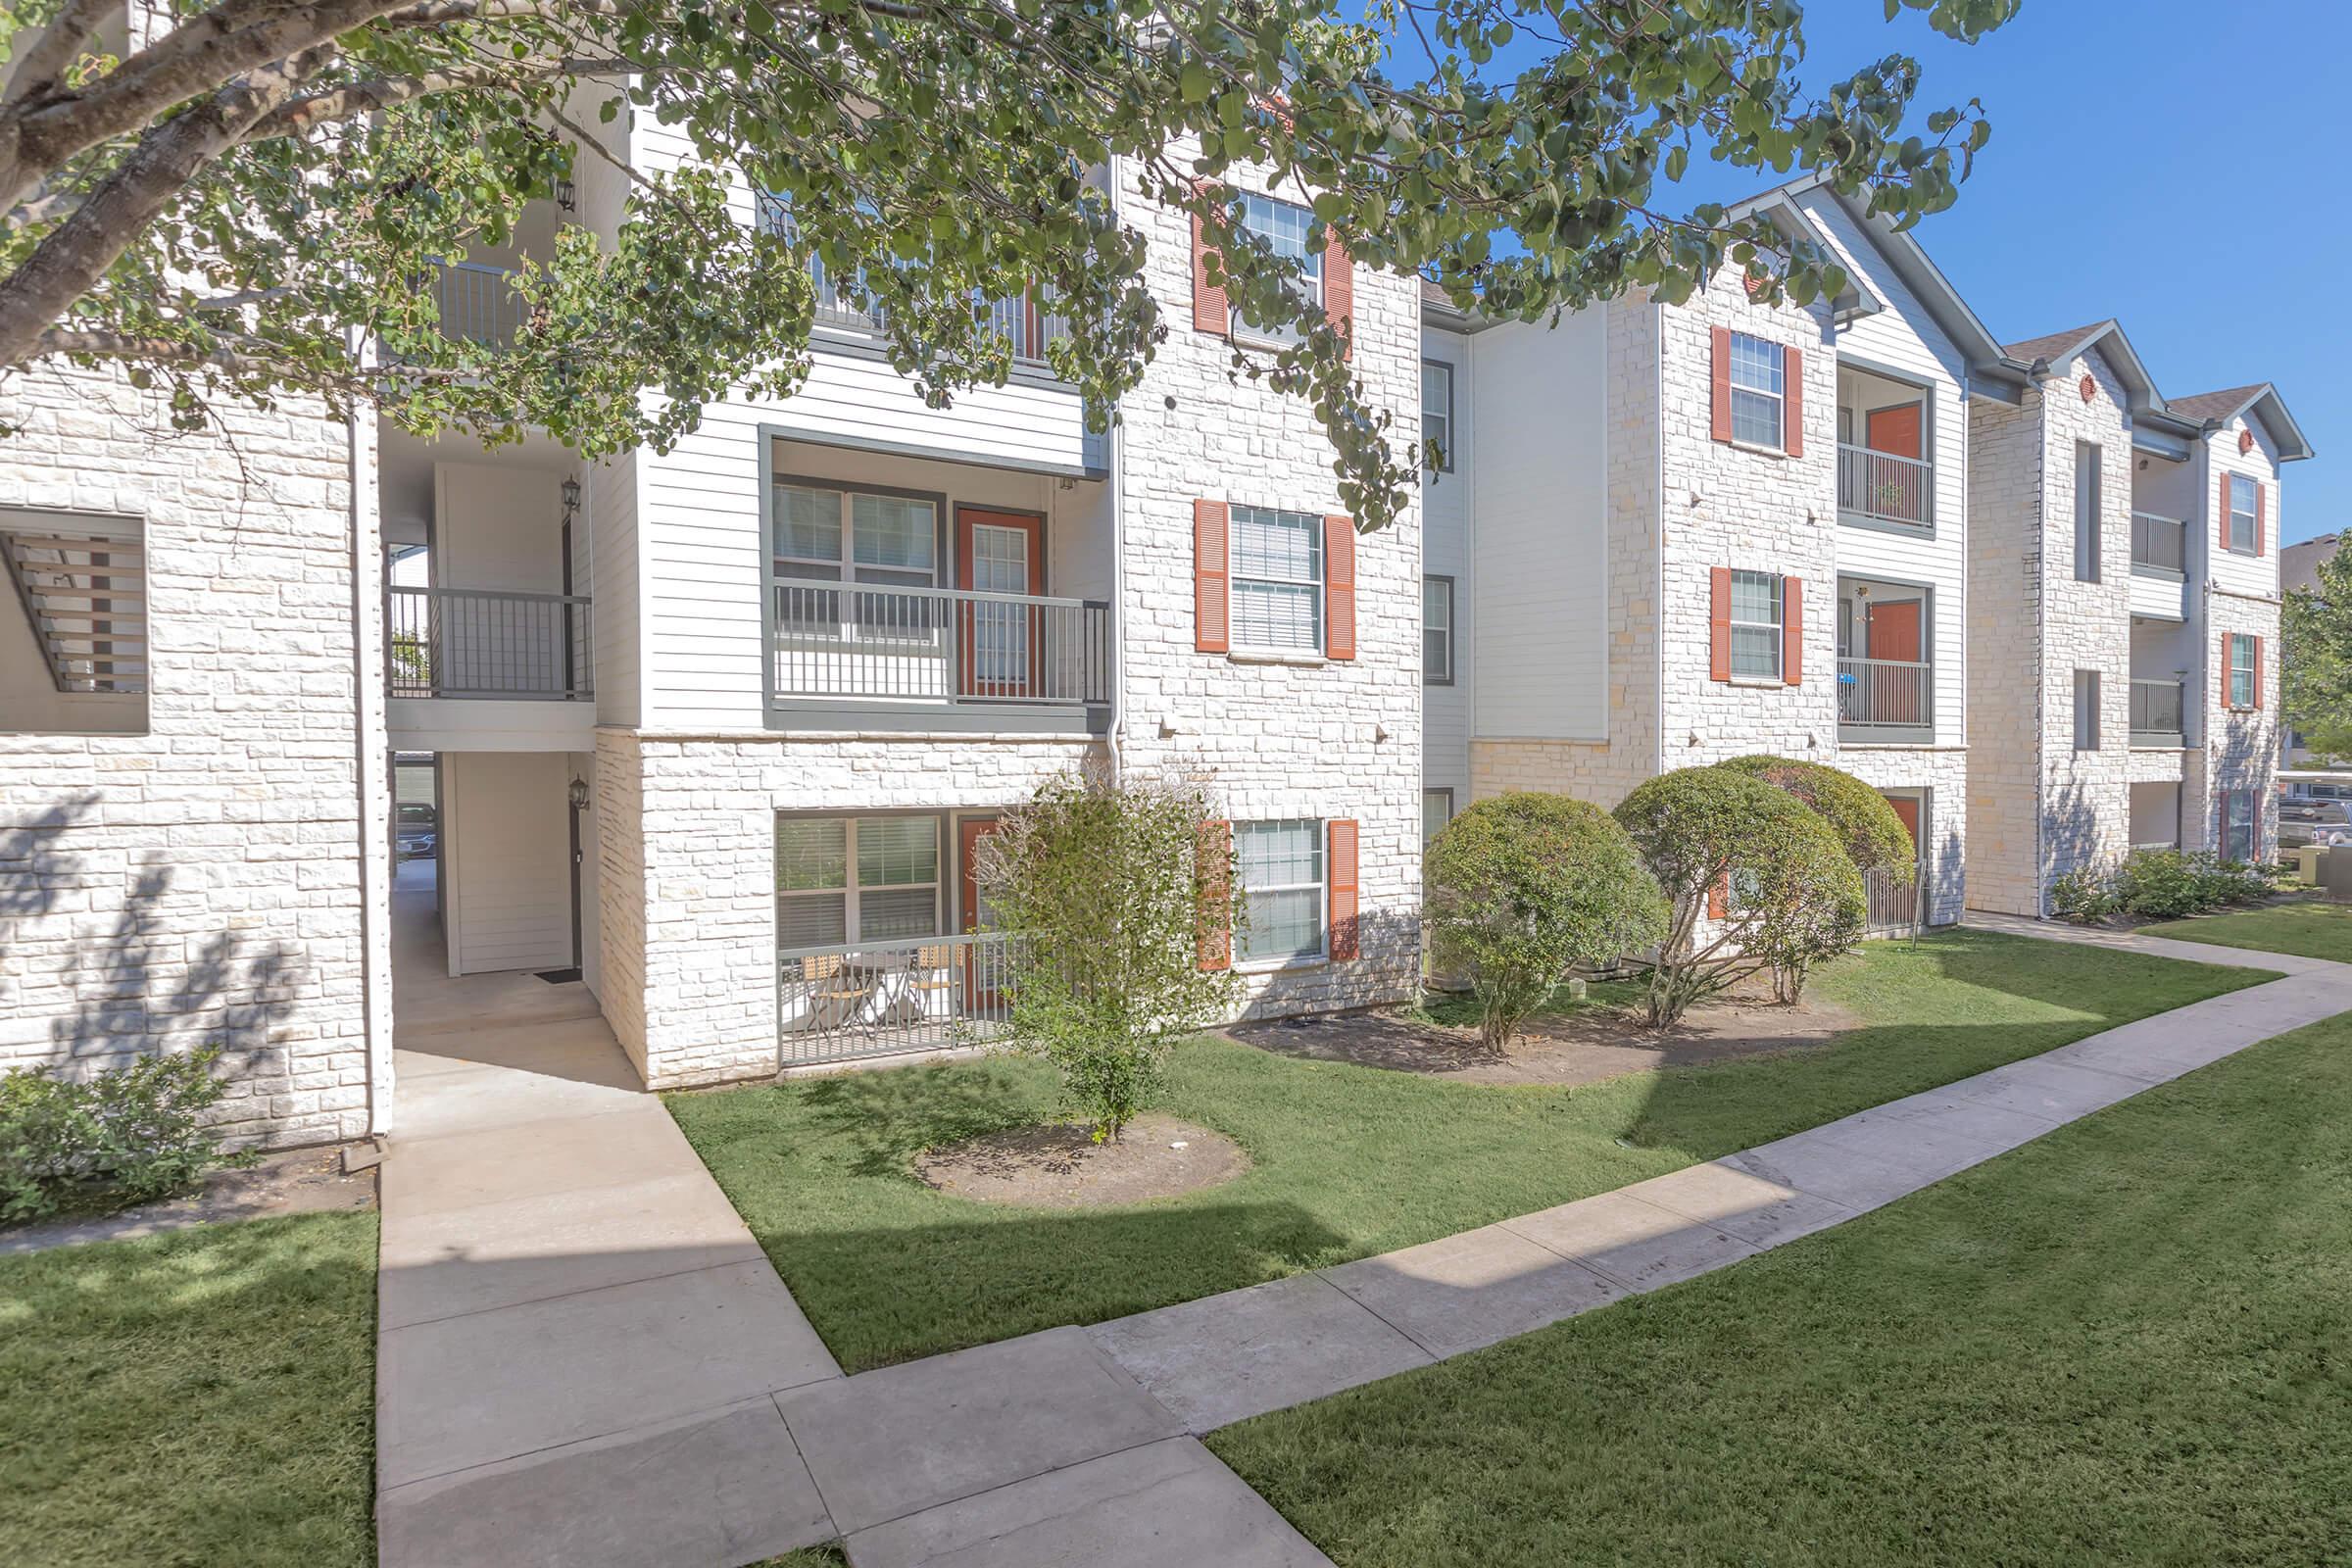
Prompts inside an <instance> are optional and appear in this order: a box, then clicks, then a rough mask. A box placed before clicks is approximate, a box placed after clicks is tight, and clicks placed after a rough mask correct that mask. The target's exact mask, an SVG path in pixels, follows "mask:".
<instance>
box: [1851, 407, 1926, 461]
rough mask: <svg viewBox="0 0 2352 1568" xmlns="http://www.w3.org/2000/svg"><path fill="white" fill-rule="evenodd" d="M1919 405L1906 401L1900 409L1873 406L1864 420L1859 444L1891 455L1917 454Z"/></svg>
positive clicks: (1910, 455)
mask: <svg viewBox="0 0 2352 1568" xmlns="http://www.w3.org/2000/svg"><path fill="white" fill-rule="evenodd" d="M1919 436H1920V429H1919V405H1918V404H1916V403H1906V404H1904V405H1903V406H1902V407H1901V408H1899V409H1873V410H1871V411H1870V414H1869V415H1868V417H1866V418H1865V419H1864V420H1863V428H1862V444H1863V445H1864V446H1866V447H1868V448H1870V450H1871V451H1873V452H1884V453H1887V455H1888V456H1890V457H1897V458H1916V457H1918V456H1919Z"/></svg>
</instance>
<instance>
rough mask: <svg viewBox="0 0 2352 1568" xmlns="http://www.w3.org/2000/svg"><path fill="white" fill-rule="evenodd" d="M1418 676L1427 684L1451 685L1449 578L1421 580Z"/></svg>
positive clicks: (1450, 581) (1450, 594)
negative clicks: (1419, 664) (1419, 666)
mask: <svg viewBox="0 0 2352 1568" xmlns="http://www.w3.org/2000/svg"><path fill="white" fill-rule="evenodd" d="M1421 679H1422V682H1423V684H1425V685H1430V686H1450V685H1452V684H1453V579H1452V578H1451V577H1424V578H1422V579H1421Z"/></svg>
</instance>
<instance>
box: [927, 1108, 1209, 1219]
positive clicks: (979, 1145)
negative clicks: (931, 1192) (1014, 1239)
mask: <svg viewBox="0 0 2352 1568" xmlns="http://www.w3.org/2000/svg"><path fill="white" fill-rule="evenodd" d="M1249 1168H1250V1160H1249V1156H1247V1155H1245V1154H1244V1153H1243V1152H1242V1150H1241V1146H1240V1145H1238V1144H1236V1143H1235V1142H1234V1141H1233V1140H1232V1139H1230V1138H1227V1137H1226V1136H1225V1135H1224V1134H1222V1133H1215V1132H1211V1131H1209V1130H1208V1129H1207V1128H1205V1127H1201V1126H1197V1125H1195V1124H1194V1123H1192V1122H1189V1121H1179V1120H1177V1119H1176V1118H1175V1117H1173V1116H1162V1115H1157V1114H1151V1113H1148V1114H1145V1115H1142V1116H1138V1117H1136V1118H1135V1120H1133V1121H1131V1122H1129V1123H1128V1124H1127V1126H1126V1129H1125V1131H1124V1133H1123V1134H1122V1136H1121V1137H1120V1139H1119V1141H1118V1142H1116V1143H1110V1144H1098V1143H1096V1142H1095V1141H1094V1140H1093V1138H1092V1137H1091V1136H1090V1134H1089V1132H1088V1130H1087V1129H1086V1128H1084V1127H1071V1126H1057V1127H1016V1128H1014V1129H1013V1130H1011V1131H1010V1132H1002V1133H991V1134H989V1135H988V1136H987V1137H985V1138H973V1139H967V1140H966V1141H964V1142H963V1143H960V1144H950V1145H948V1146H947V1147H946V1148H944V1149H932V1150H926V1151H924V1152H923V1153H922V1154H920V1155H919V1156H917V1158H916V1159H915V1162H914V1170H915V1174H916V1175H918V1176H920V1177H921V1178H922V1179H923V1180H924V1181H926V1182H928V1183H929V1184H930V1185H931V1186H933V1187H936V1188H938V1189H939V1190H940V1191H941V1192H943V1193H952V1194H954V1195H955V1196H956V1197H957V1198H969V1199H973V1200H976V1201H979V1202H983V1203H1016V1204H1021V1205H1024V1206H1027V1207H1030V1208H1092V1207H1096V1206H1099V1205H1105V1204H1111V1203H1135V1202H1141V1201H1144V1200H1145V1199H1148V1198H1172V1197H1174V1196H1176V1195H1177V1194H1179V1193H1194V1192H1199V1191H1200V1190H1201V1189H1202V1188H1204V1187H1218V1186H1222V1185H1223V1184H1224V1183H1226V1182H1229V1181H1232V1180H1233V1179H1234V1178H1235V1177H1237V1176H1239V1175H1241V1174H1242V1172H1244V1171H1245V1170H1248V1169H1249Z"/></svg>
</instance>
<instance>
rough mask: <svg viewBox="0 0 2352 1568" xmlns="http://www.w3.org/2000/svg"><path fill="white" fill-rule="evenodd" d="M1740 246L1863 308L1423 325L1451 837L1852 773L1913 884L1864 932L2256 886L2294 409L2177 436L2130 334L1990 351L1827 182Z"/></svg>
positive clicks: (1969, 317)
mask: <svg viewBox="0 0 2352 1568" xmlns="http://www.w3.org/2000/svg"><path fill="white" fill-rule="evenodd" d="M1746 210H1747V211H1750V212H1754V213H1757V214H1760V215H1762V216H1763V217H1764V218H1766V219H1767V220H1768V221H1770V222H1771V223H1772V224H1773V225H1774V227H1775V228H1776V229H1777V230H1778V231H1779V232H1780V233H1781V234H1782V236H1783V237H1784V238H1785V239H1786V240H1787V241H1789V243H1790V244H1791V245H1794V244H1797V243H1803V244H1807V245H1810V246H1812V247H1814V248H1816V249H1817V250H1819V251H1822V252H1824V253H1826V254H1827V255H1828V256H1829V257H1831V258H1832V259H1833V260H1834V261H1835V262H1836V263H1837V264H1838V267H1839V268H1840V270H1842V271H1843V273H1844V276H1845V287H1844V291H1843V292H1842V293H1841V294H1840V295H1839V296H1838V297H1837V298H1835V299H1828V300H1823V301H1819V302H1817V303H1815V304H1814V305H1812V306H1810V307H1799V306H1796V305H1794V304H1792V303H1787V302H1783V303H1780V304H1777V305H1767V304H1764V303H1760V302H1759V301H1757V300H1756V299H1754V298H1752V297H1750V296H1749V293H1748V291H1747V290H1746V288H1745V287H1744V286H1743V283H1742V281H1741V279H1740V277H1739V276H1738V275H1736V274H1730V273H1727V274H1726V275H1720V276H1718V277H1716V278H1714V279H1712V280H1710V281H1709V282H1708V284H1707V285H1706V286H1705V287H1703V288H1701V289H1700V290H1698V291H1697V292H1696V293H1695V294H1693V295H1692V297H1691V299H1690V300H1689V301H1687V302H1686V303H1684V304H1680V305H1665V304H1660V303H1657V302H1654V301H1650V300H1646V299H1625V300H1619V301H1615V302H1611V303H1608V304H1606V305H1598V306H1594V307H1593V308H1591V309H1588V310H1585V311H1582V312H1578V313H1575V314H1574V315H1572V316H1570V317H1568V318H1566V319H1563V320H1562V321H1561V322H1560V323H1558V324H1557V325H1556V326H1550V325H1526V324H1520V323H1497V322H1491V321H1485V320H1482V319H1478V318H1476V317H1475V316H1465V315H1463V314H1462V313H1459V312H1457V311H1454V310H1452V309H1451V308H1450V307H1449V306H1448V305H1447V304H1446V302H1445V301H1444V300H1443V298H1436V297H1433V299H1432V300H1431V301H1430V304H1429V306H1428V312H1427V318H1426V321H1425V328H1424V334H1423V345H1424V346H1423V353H1424V356H1425V357H1426V359H1427V360H1428V362H1429V367H1428V368H1427V370H1426V371H1425V375H1426V377H1427V384H1428V387H1429V389H1430V390H1428V391H1427V392H1426V393H1425V413H1424V419H1425V421H1438V420H1445V421H1446V422H1447V423H1448V424H1449V425H1450V426H1451V427H1453V428H1455V429H1457V430H1458V431H1459V432H1460V433H1459V434H1458V436H1457V438H1456V446H1457V448H1458V451H1457V452H1456V453H1455V454H1453V455H1452V456H1453V461H1454V469H1453V471H1452V472H1451V474H1449V473H1447V472H1444V471H1441V472H1437V473H1433V474H1432V475H1431V479H1430V486H1429V490H1428V499H1427V501H1426V503H1425V507H1424V515H1425V519H1426V528H1427V532H1428V543H1427V547H1426V548H1427V555H1428V559H1429V561H1430V562H1431V566H1430V571H1431V573H1432V574H1433V575H1432V577H1431V580H1430V583H1429V584H1428V587H1427V594H1428V603H1429V609H1428V612H1427V623H1426V627H1425V638H1426V641H1427V643H1428V645H1429V649H1430V650H1431V651H1430V652H1429V653H1428V654H1427V656H1426V658H1425V666H1426V669H1427V670H1428V671H1429V676H1428V678H1429V680H1430V681H1431V683H1432V684H1431V686H1430V688H1429V690H1428V693H1427V698H1428V719H1427V727H1428V733H1429V736H1430V753H1429V756H1428V758H1427V759H1426V760H1425V763H1424V769H1423V773H1424V779H1423V782H1424V788H1425V790H1426V791H1427V796H1426V799H1427V801H1428V803H1429V804H1428V806H1427V809H1428V811H1429V813H1430V815H1431V818H1432V820H1433V821H1434V820H1437V819H1438V818H1439V817H1440V816H1441V815H1442V814H1443V813H1444V812H1446V811H1448V810H1450V809H1453V807H1454V805H1455V803H1457V802H1458V801H1459V800H1460V799H1461V792H1462V791H1463V790H1464V789H1465V788H1466V789H1467V791H1468V793H1469V795H1470V796H1471V797H1472V798H1477V797H1483V796H1486V795H1491V794H1495V793H1497V792H1499V791H1502V790H1506V789H1544V790H1557V791H1562V792H1564V793H1568V794H1572V795H1576V796H1579V797H1581V798H1585V799H1589V800H1593V801H1594V802H1596V803H1597V804H1600V805H1603V806H1610V805H1614V804H1615V803H1616V802H1617V801H1618V800H1619V799H1621V798H1622V797H1623V796H1624V795H1625V794H1626V792H1627V791H1629V790H1630V789H1632V788H1633V787H1634V786H1635V785H1636V784H1638V783H1640V782H1641V781H1642V780H1643V779H1645V778H1648V777H1650V776H1652V775H1653V774H1655V773H1658V772H1661V771H1664V770H1667V769H1671V768H1675V767H1682V766H1687V765H1691V764H1694V763H1704V762H1710V761H1717V760H1723V759H1725V758H1727V757H1732V756H1738V755H1740V754H1743V753H1751V752H1773V753H1778V754H1781V755H1785V756H1789V757H1797V758H1807V759H1812V760H1821V761H1827V762H1832V763H1835V764H1836V765H1837V766H1839V767H1841V768H1844V769H1846V770H1847V771H1849V772H1851V773H1854V774H1855V775H1857V776H1858V777H1860V778H1862V779H1863V780H1864V781H1865V782H1867V783H1869V784H1871V785H1873V786H1874V787H1876V788H1878V789H1879V790H1881V791H1882V792H1883V793H1885V795H1886V796H1887V800H1888V802H1889V804H1890V805H1891V806H1892V807H1893V808H1894V809H1895V811H1896V814H1897V815H1898V816H1900V817H1901V818H1902V819H1903V821H1904V822H1905V823H1906V825H1908V826H1909V827H1910V829H1911V832H1912V835H1913V838H1914V840H1915V842H1916V843H1917V845H1918V846H1919V851H1920V857H1921V858H1920V867H1919V871H1920V874H1919V877H1918V880H1917V892H1916V894H1914V893H1913V892H1911V891H1910V890H1905V889H1902V888H1899V887H1896V886H1892V885H1889V884H1888V883H1887V882H1886V881H1885V880H1884V879H1874V881H1873V885H1872V886H1871V888H1870V890H1869V891H1870V900H1871V921H1872V924H1873V925H1874V926H1875V927H1877V928H1879V929H1901V928H1904V927H1907V926H1909V925H1910V924H1911V923H1912V920H1913V918H1914V916H1915V915H1916V917H1917V918H1918V919H1920V920H1921V921H1923V922H1925V923H1927V924H1931V925H1935V924H1943V923H1947V922H1949V921H1953V920H1956V919H1958V918H1959V917H1960V914H1961V911H1962V908H1963V907H1964V906H1965V907H1978V908H1986V909H1996V910H2004V911H2014V912H2022V913H2029V914H2040V913H2042V912H2043V910H2044V907H2045V902H2046V892H2047V889H2048V887H2049V885H2050V883H2051V882H2052V881H2053V880H2054V879H2055V878H2056V877H2058V876H2060V875H2062V874H2064V873H2065V872H2066V871H2067V870H2069V869H2070V868H2073V867H2076V866H2082V865H2088V864H2096V863H2106V862H2110V861H2112V860H2114V859H2116V858H2120V857H2121V856H2122V855H2123V854H2125V853H2126V852H2127V851H2129V850H2130V849H2131V848H2132V847H2135V846H2151V845H2168V846H2169V845H2179V846H2183V847H2188V848H2197V849H2205V848H2210V849H2214V850H2216V851H2219V852H2220V853H2223V854H2226V855H2229V856H2231V857H2235V858H2250V857H2253V856H2257V855H2263V856H2267V855H2269V854H2271V853H2273V852H2274V849H2275V845H2276V824H2275V822H2273V821H2272V820H2271V813H2270V812H2269V810H2268V809H2267V808H2265V806H2264V805H2263V804H2262V803H2263V802H2264V801H2265V800H2266V799H2267V798H2268V797H2269V796H2270V794H2271V793H2272V786H2273V779H2272V771H2273V763H2272V759H2273V758H2274V757H2275V756H2276V745H2275V731H2276V722H2275V713H2276V707H2277V697H2276V694H2277V691H2278V667H2277V663H2278V564H2277V546H2276V543H2275V541H2276V538H2277V534H2278V515H2279V485H2278V475H2279V466H2280V465H2281V464H2284V463H2287V462H2291V461H2293V460H2295V459H2297V458H2301V457H2306V456H2308V455H2309V453H2310V448H2309V445H2308V444H2307V443H2306V442H2305V440H2304V439H2303V436H2302V434H2301V432H2300V431H2299V430H2298V429H2297V428H2296V426H2295V424H2294V420H2293V418H2292V417H2291V416H2290V415H2289V414H2288V413H2287V411H2286V407H2285V404H2284V402H2283V401H2282V400H2281V399H2280V398H2279V396H2278V392H2277V391H2276V389H2275V388H2272V387H2270V386H2268V385H2259V386H2249V387H2242V388H2238V389H2235V390H2233V391H2228V392H2219V393H2212V394H2206V395H2200V396H2197V397H2192V398H2180V399H2175V400H2170V401H2168V400H2166V399H2165V398H2163V397H2162V396H2161V395H2160V394H2159V393H2158V392H2157V390H2156V388H2155V386H2154V384H2153V382H2152V380H2151V379H2150V378H2149V376H2148V374H2147V372H2146V370H2145V369H2144V368H2143V367H2142V366H2141V364H2140V362H2139V360H2138V357H2137V356H2136V354H2134V353H2133V352H2132V350H2131V345H2130V343H2129V342H2128V340H2126V338H2125V336H2124V334H2123V331H2122V329H2121V327H2120V326H2118V325H2117V324H2116V323H2115V322H2113V321H2108V322H2102V323H2099V324H2097V325H2095V326H2092V327H2086V328H2082V329H2081V330H2079V331H2075V332H2069V333H2059V334H2054V335H2051V336H2048V337H2044V338H2037V339H2033V340H2030V341H2026V342H2020V343H2012V344H2006V345H2004V344H2002V343H2001V342H1999V341H1998V340H1996V339H1995V338H1994V337H1993V335H1992V334H1991V333H1990V332H1989V331H1988V330H1987V329H1986V327H1985V324H1984V323H1983V321H1982V320H1980V319H1978V317H1977V316H1976V314H1975V312H1974V311H1972V310H1971V309H1970V308H1969V306H1968V305H1967V303H1966V302H1965V301H1964V300H1962V299H1961V298H1960V296H1959V295H1958V293H1957V292H1956V291H1955V290H1954V289H1953V288H1952V287H1951V285H1950V283H1949V282H1948V281H1947V280H1945V279H1944V277H1943V276H1942V274H1941V273H1940V272H1939V271H1938V270H1936V265H1935V263H1934V262H1933V260H1932V259H1931V258H1930V257H1929V256H1928V255H1927V253H1926V252H1925V250H1924V249H1922V247H1921V246H1920V244H1919V243H1918V241H1917V239H1916V238H1915V237H1914V236H1912V235H1911V234H1909V233H1901V232H1897V231H1895V230H1894V229H1893V227H1892V226H1891V225H1890V224H1888V223H1886V222H1884V221H1877V220H1874V219H1872V218H1871V217H1869V215H1868V214H1867V212H1866V210H1865V208H1864V204H1863V203H1861V202H1860V201H1857V200H1852V199H1847V198H1843V197H1839V196H1838V195H1837V194H1836V193H1835V192H1833V191H1830V190H1828V189H1827V188H1825V187H1823V186H1821V185H1820V184H1818V183H1817V182H1812V181H1799V182H1797V183H1795V184H1792V185H1789V186H1786V187H1783V188H1781V189H1778V190H1775V191H1772V192H1769V193H1767V194H1766V195H1765V196H1763V197H1760V198H1758V199H1757V200H1756V201H1754V202H1752V203H1750V204H1748V206H1747V208H1746ZM1433 427H1435V425H1434V423H1433ZM1465 469H1466V470H1467V472H1468V474H1469V478H1468V482H1467V483H1464V482H1462V481H1461V479H1460V477H1459V475H1460V473H1461V472H1462V471H1463V470H1465ZM1449 479H1450V480H1451V489H1450V492H1449V490H1448V481H1449ZM1465 583H1467V584H1468V586H1467V587H1465V586H1464V584H1465ZM1440 671H1443V675H1442V676H1441V674H1440V673H1439V672H1440Z"/></svg>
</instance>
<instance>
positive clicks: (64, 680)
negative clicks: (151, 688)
mask: <svg viewBox="0 0 2352 1568" xmlns="http://www.w3.org/2000/svg"><path fill="white" fill-rule="evenodd" d="M0 560H4V561H6V562H7V564H8V575H9V580H10V581H11V582H12V583H13V584H15V586H16V590H17V597H18V598H19V599H20V600H22V601H23V602H24V605H25V619H26V620H28V621H29V622H31V624H32V632H33V636H34V637H35V638H37V639H38V640H39V642H40V645H41V655H42V657H43V658H44V659H46V660H47V661H48V663H49V678H50V679H51V680H53V681H54V682H56V684H57V689H58V690H59V691H61V692H143V691H145V690H146V689H147V555H146V551H145V550H144V548H142V546H141V544H140V541H139V536H138V533H137V531H136V525H135V524H129V525H125V524H117V523H113V522H93V521H92V520H90V519H75V518H73V517H70V516H62V515H57V514H50V515H45V516H36V517H25V516H23V515H19V516H16V517H6V516H0Z"/></svg>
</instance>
